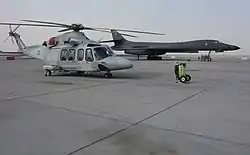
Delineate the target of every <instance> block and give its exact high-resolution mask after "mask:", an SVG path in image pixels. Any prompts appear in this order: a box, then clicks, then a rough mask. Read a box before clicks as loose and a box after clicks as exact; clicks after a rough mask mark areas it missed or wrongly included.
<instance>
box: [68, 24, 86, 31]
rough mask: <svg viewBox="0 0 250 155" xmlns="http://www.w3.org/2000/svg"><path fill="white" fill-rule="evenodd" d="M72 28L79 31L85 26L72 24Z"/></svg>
mask: <svg viewBox="0 0 250 155" xmlns="http://www.w3.org/2000/svg"><path fill="white" fill-rule="evenodd" d="M71 29H72V30H74V31H79V30H82V29H84V26H83V25H82V24H72V25H71Z"/></svg>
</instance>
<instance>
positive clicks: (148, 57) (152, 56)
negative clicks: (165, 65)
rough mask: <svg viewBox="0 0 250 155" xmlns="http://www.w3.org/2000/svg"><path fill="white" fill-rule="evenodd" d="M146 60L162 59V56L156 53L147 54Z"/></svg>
mask: <svg viewBox="0 0 250 155" xmlns="http://www.w3.org/2000/svg"><path fill="white" fill-rule="evenodd" d="M147 59H148V60H162V57H159V56H158V55H148V56H147Z"/></svg>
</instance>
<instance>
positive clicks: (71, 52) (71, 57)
mask: <svg viewBox="0 0 250 155" xmlns="http://www.w3.org/2000/svg"><path fill="white" fill-rule="evenodd" d="M75 54H76V50H75V49H70V50H69V54H68V61H73V60H75Z"/></svg>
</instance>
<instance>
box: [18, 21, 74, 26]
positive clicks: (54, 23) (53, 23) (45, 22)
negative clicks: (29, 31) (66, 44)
mask: <svg viewBox="0 0 250 155" xmlns="http://www.w3.org/2000/svg"><path fill="white" fill-rule="evenodd" d="M22 21H25V22H33V23H42V24H52V25H58V26H63V27H71V26H70V25H67V24H62V23H56V22H50V21H39V20H22Z"/></svg>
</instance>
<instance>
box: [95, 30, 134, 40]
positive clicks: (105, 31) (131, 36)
mask: <svg viewBox="0 0 250 155" xmlns="http://www.w3.org/2000/svg"><path fill="white" fill-rule="evenodd" d="M90 30H93V31H99V32H106V33H111V32H110V31H105V30H99V29H92V28H91V29H90ZM120 34H121V35H123V36H128V37H134V38H136V37H138V36H134V35H130V34H125V33H120Z"/></svg>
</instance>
